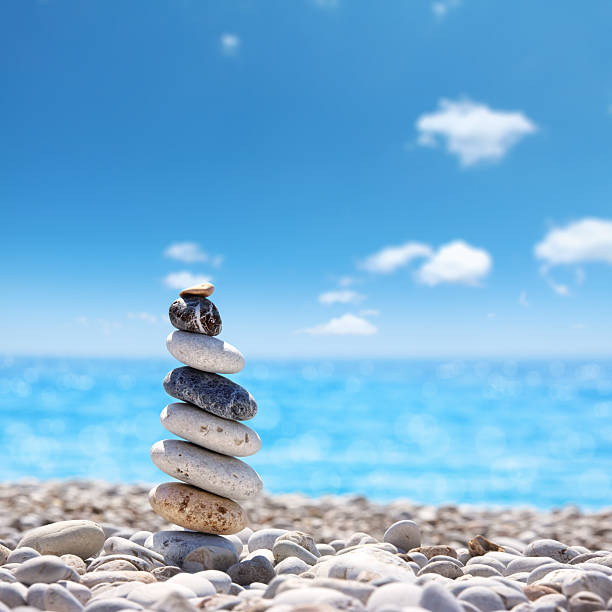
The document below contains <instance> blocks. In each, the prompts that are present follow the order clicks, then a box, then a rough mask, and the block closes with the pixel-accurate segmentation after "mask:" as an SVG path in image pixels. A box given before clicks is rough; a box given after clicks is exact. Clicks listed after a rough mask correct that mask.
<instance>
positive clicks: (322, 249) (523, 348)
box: [0, 0, 612, 357]
mask: <svg viewBox="0 0 612 612" xmlns="http://www.w3.org/2000/svg"><path fill="white" fill-rule="evenodd" d="M0 10H1V12H2V15H1V19H0V70H1V73H0V74H1V76H2V92H1V93H0V121H1V134H2V145H3V146H2V147H0V205H1V206H2V219H3V229H4V231H3V236H2V238H3V239H2V242H1V246H0V249H1V250H2V262H3V265H2V271H3V274H2V277H3V279H2V284H3V288H4V290H3V295H4V299H3V300H2V302H1V304H0V309H1V310H0V315H1V317H0V321H1V322H0V338H1V340H0V350H1V351H3V352H6V353H42V354H83V355H162V354H164V352H165V347H164V338H165V334H166V333H167V331H169V323H168V321H167V317H166V312H167V306H168V305H169V303H170V302H171V301H172V300H173V298H174V296H175V295H176V294H177V292H178V288H180V287H181V286H182V285H183V284H184V283H185V282H186V281H190V280H191V279H193V278H196V279H197V278H212V279H213V281H214V283H215V284H216V287H217V291H216V293H215V296H214V301H215V303H216V304H217V305H218V307H219V309H220V311H221V314H222V317H223V320H224V329H225V331H224V334H223V336H222V337H223V338H224V339H226V340H228V341H229V342H231V343H233V344H235V345H237V346H238V347H239V348H240V349H241V350H243V351H244V352H245V354H246V355H247V357H249V356H254V357H256V356H289V357H312V356H319V355H321V356H400V355H415V356H430V355H431V356H436V355H517V356H529V355H540V354H544V355H551V354H559V355H561V354H563V355H572V354H592V355H595V354H609V353H610V352H612V351H611V347H612V317H611V316H610V297H611V295H612V291H611V288H612V181H611V180H610V176H611V174H610V160H611V153H612V150H611V144H612V114H611V109H612V77H611V73H610V58H611V55H612V39H611V38H610V36H609V24H610V22H611V20H612V4H610V3H609V2H604V1H593V2H589V3H584V4H582V5H581V6H580V10H579V11H578V10H576V4H575V3H571V2H554V3H553V2H538V3H534V2H532V1H527V0H526V1H518V2H513V3H511V5H510V4H508V3H502V2H489V1H485V0H481V1H476V0H462V1H459V0H454V1H453V0H441V1H439V2H431V1H425V0H424V1H422V2H417V1H416V0H412V1H408V0H402V1H399V0H398V1H396V0H389V1H387V2H385V3H378V2H366V1H362V0H350V1H349V0H336V1H333V0H318V1H317V0H292V1H290V2H287V1H286V0H279V1H272V0H270V1H267V2H254V1H248V0H242V1H232V0H226V1H224V2H198V1H188V0H185V1H178V0H176V1H165V2H162V1H158V0H146V1H145V0H142V1H136V0H134V1H132V2H128V3H112V2H107V1H103V0H89V1H87V2H81V1H78V2H77V1H68V0H65V1H60V0H46V1H44V2H43V1H38V2H34V1H30V0H22V1H20V2H10V3H4V4H3V6H2V8H1V9H0Z"/></svg>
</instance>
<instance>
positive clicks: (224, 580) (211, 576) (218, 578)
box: [191, 570, 232, 593]
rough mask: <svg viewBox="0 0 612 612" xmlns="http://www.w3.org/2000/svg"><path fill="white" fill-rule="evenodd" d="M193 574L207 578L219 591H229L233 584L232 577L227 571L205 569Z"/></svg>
mask: <svg viewBox="0 0 612 612" xmlns="http://www.w3.org/2000/svg"><path fill="white" fill-rule="evenodd" d="M191 575H192V576H201V577H202V578H206V580H208V581H209V582H210V584H212V585H213V586H214V587H215V590H216V591H217V593H229V591H230V587H231V586H232V579H231V578H230V577H229V576H228V575H227V574H226V573H225V572H221V571H219V570H204V571H202V572H196V573H195V574H191Z"/></svg>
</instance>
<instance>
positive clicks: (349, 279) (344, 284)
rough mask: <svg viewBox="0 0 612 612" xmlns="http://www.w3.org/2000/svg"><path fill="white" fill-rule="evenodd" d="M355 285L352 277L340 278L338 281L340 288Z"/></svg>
mask: <svg viewBox="0 0 612 612" xmlns="http://www.w3.org/2000/svg"><path fill="white" fill-rule="evenodd" d="M354 284H355V279H354V278H353V277H352V276H341V277H340V278H339V279H338V285H339V286H340V287H350V286H351V285H354Z"/></svg>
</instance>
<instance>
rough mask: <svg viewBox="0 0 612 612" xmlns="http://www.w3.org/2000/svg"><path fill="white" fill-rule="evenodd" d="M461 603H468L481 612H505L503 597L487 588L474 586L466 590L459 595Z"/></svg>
mask: <svg viewBox="0 0 612 612" xmlns="http://www.w3.org/2000/svg"><path fill="white" fill-rule="evenodd" d="M458 600H459V601H467V602H469V603H471V604H473V605H474V606H476V607H477V608H478V609H479V610H480V611H481V612H495V611H496V610H504V609H505V606H504V602H503V601H502V600H501V597H500V596H499V595H498V594H497V593H495V591H491V590H490V589H487V588H486V587H481V586H474V587H469V588H467V589H465V591H463V592H462V593H460V594H459V597H458Z"/></svg>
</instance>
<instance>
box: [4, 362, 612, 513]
mask: <svg viewBox="0 0 612 612" xmlns="http://www.w3.org/2000/svg"><path fill="white" fill-rule="evenodd" d="M175 366H176V362H175V361H172V360H171V359H170V358H168V359H159V360H117V359H113V360H111V359H64V358H53V359H51V358H23V357H20V358H10V357H8V358H0V412H1V416H2V428H1V431H0V442H1V444H2V460H1V461H0V477H1V478H2V480H17V479H21V478H26V477H34V478H38V479H51V478H53V479H55V478H72V477H90V478H97V479H104V480H107V481H123V482H143V481H145V482H161V481H163V480H166V479H167V478H166V477H165V476H164V475H163V474H162V473H161V472H159V471H158V470H157V469H156V468H155V467H154V466H153V464H152V463H151V461H150V459H149V448H150V446H151V445H152V444H153V443H154V442H155V441H157V440H159V439H162V438H164V437H171V436H170V435H169V434H167V432H165V430H164V429H163V428H162V427H161V425H160V423H159V413H160V411H161V409H162V408H163V407H164V406H165V405H166V404H167V403H169V402H170V401H171V400H170V398H168V397H167V396H166V395H165V393H164V391H163V388H162V380H163V377H164V375H165V374H166V372H167V371H168V370H169V369H171V368H172V367H175ZM231 378H233V379H234V380H236V381H237V382H239V383H240V384H242V385H243V386H244V387H246V388H247V389H248V390H249V391H251V393H252V394H253V396H254V397H255V399H256V400H257V402H258V405H259V412H258V414H257V416H256V417H255V418H254V419H253V420H252V421H250V423H249V425H251V426H252V427H254V428H255V429H256V430H257V431H258V432H259V434H260V436H261V438H262V441H263V448H262V450H261V451H260V452H259V453H258V454H257V455H255V456H253V457H249V458H247V461H248V462H249V463H250V464H251V465H252V466H253V467H255V469H257V471H258V472H259V473H260V475H261V476H262V478H263V481H264V483H265V486H266V488H267V489H268V490H269V491H271V492H277V493H281V492H282V493H284V492H296V491H299V492H303V493H306V494H308V495H313V496H319V495H323V494H341V493H361V494H365V495H367V496H369V497H371V498H374V499H378V500H381V501H382V500H390V499H395V498H410V499H412V500H414V501H417V502H424V503H444V502H453V503H460V502H461V503H463V502H465V503H474V504H484V505H499V504H512V505H532V506H537V507H541V508H548V507H553V506H559V505H564V504H569V503H571V504H578V505H580V506H582V507H585V508H598V507H602V506H608V505H612V488H611V486H612V361H609V360H607V361H605V360H597V359H594V360H568V361H507V360H506V361H496V360H447V361H434V360H431V361H415V360H401V361H399V360H396V361H363V360H361V361H307V362H297V361H253V360H251V361H249V362H247V367H246V369H245V370H244V372H242V373H240V374H239V375H237V376H233V377H231Z"/></svg>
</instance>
